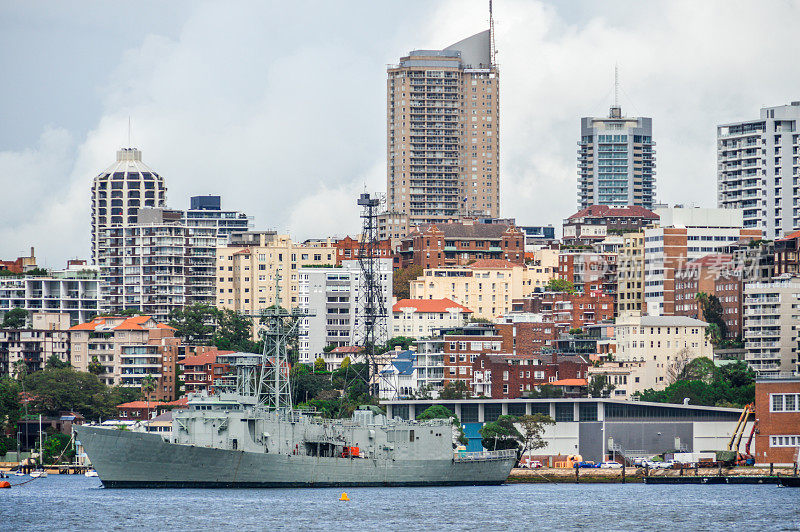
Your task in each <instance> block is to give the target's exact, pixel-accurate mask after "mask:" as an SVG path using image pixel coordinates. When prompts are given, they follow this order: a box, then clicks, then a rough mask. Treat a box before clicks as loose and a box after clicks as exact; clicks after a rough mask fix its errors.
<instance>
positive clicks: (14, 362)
mask: <svg viewBox="0 0 800 532" xmlns="http://www.w3.org/2000/svg"><path fill="white" fill-rule="evenodd" d="M30 325H31V326H30V328H27V327H26V328H22V329H0V376H4V375H8V376H16V375H17V373H18V372H19V371H20V369H21V368H20V367H19V366H20V365H21V364H24V371H25V372H26V373H32V372H34V371H39V370H41V369H44V367H45V364H47V360H48V359H49V358H50V357H51V356H53V355H55V356H56V357H57V358H58V359H59V360H60V361H62V362H69V359H70V344H69V332H67V329H69V316H68V315H67V314H59V313H42V312H37V313H34V314H33V315H32V316H31V324H30Z"/></svg>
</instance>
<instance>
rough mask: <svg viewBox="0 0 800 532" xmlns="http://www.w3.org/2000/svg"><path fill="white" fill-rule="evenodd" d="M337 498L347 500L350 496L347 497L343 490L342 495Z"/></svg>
mask: <svg viewBox="0 0 800 532" xmlns="http://www.w3.org/2000/svg"><path fill="white" fill-rule="evenodd" d="M339 500H340V501H349V500H350V497H348V496H347V493H345V492H342V496H341V497H339Z"/></svg>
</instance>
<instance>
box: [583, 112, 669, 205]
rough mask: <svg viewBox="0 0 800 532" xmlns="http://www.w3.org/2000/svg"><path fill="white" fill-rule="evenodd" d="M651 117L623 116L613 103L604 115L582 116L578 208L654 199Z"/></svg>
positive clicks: (653, 145)
mask: <svg viewBox="0 0 800 532" xmlns="http://www.w3.org/2000/svg"><path fill="white" fill-rule="evenodd" d="M655 167H656V151H655V142H653V119H652V118H641V117H639V118H636V117H626V116H623V115H622V108H621V107H620V106H619V105H617V104H616V103H615V104H614V105H613V106H612V107H611V112H610V113H609V114H608V117H607V118H597V117H584V118H581V139H580V141H579V142H578V208H579V209H585V208H586V207H589V206H590V205H640V206H642V207H644V208H646V209H652V208H653V203H655V199H656V177H655V176H656V170H655Z"/></svg>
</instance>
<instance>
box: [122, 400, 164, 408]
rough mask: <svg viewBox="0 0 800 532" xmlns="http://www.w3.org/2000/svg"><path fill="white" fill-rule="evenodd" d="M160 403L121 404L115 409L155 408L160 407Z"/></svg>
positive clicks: (136, 402) (135, 402) (138, 402)
mask: <svg viewBox="0 0 800 532" xmlns="http://www.w3.org/2000/svg"><path fill="white" fill-rule="evenodd" d="M162 404H164V403H162V402H161V401H150V402H147V401H131V402H130V403H122V404H121V405H117V408H155V407H157V406H159V405H162Z"/></svg>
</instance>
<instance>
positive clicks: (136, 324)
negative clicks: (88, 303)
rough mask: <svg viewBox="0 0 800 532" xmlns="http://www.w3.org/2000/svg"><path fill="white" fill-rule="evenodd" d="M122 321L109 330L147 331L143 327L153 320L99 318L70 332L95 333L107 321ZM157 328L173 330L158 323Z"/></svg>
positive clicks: (144, 318) (113, 317)
mask: <svg viewBox="0 0 800 532" xmlns="http://www.w3.org/2000/svg"><path fill="white" fill-rule="evenodd" d="M119 319H121V320H122V322H121V323H120V324H119V325H117V326H115V327H111V328H110V329H109V330H115V331H146V330H147V329H145V328H144V327H143V326H142V325H144V324H145V323H147V322H148V321H150V320H152V319H153V318H152V317H151V316H131V317H129V318H126V317H124V316H109V317H97V318H95V319H93V320H92V321H89V322H86V323H81V324H79V325H76V326H74V327H70V329H69V330H70V331H95V330H97V327H99V326H102V325H105V324H106V322H107V321H114V320H119ZM156 327H157V328H159V329H172V330H173V331H174V330H175V329H173V328H172V327H170V326H169V325H165V324H163V323H156Z"/></svg>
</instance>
